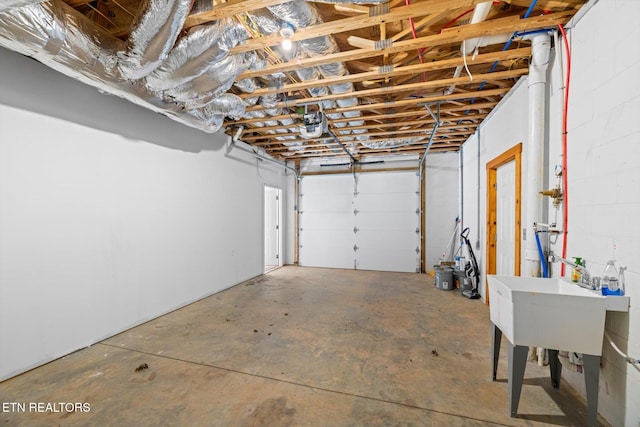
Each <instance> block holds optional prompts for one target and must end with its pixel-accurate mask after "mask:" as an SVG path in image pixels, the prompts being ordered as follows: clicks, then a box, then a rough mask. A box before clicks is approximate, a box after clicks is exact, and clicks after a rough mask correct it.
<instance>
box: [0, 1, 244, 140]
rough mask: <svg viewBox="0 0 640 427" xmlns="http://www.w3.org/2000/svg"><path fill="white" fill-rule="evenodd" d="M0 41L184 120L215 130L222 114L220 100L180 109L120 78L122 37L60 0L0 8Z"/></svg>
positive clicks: (103, 88) (235, 109)
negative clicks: (217, 104)
mask: <svg viewBox="0 0 640 427" xmlns="http://www.w3.org/2000/svg"><path fill="white" fill-rule="evenodd" d="M0 20H1V21H2V26H0V46H4V47H6V48H8V49H11V50H14V51H17V52H20V53H22V54H24V55H28V56H31V57H34V58H35V59H37V60H39V61H40V62H42V63H43V64H45V65H47V66H49V67H51V68H53V69H55V70H57V71H59V72H61V73H63V74H65V75H68V76H70V77H73V78H75V79H77V80H80V81H82V82H83V83H86V84H89V85H91V86H93V87H96V88H98V90H100V91H101V92H104V93H108V94H112V95H116V96H119V97H122V98H125V99H127V100H129V101H131V102H133V103H135V104H138V105H140V106H142V107H144V108H147V109H150V110H152V111H155V112H158V113H161V114H164V115H166V116H168V117H170V118H172V119H174V120H176V121H179V122H181V123H183V124H185V125H188V126H191V127H194V128H198V129H201V130H204V131H206V132H215V131H217V130H218V129H219V128H220V126H221V124H222V120H223V119H224V116H223V115H221V114H218V113H219V112H220V111H223V110H221V108H220V106H217V109H216V110H214V107H216V106H215V105H214V106H211V107H209V108H208V109H207V108H205V109H197V110H192V111H185V109H184V108H183V106H182V105H180V104H175V103H169V104H167V103H166V102H164V101H163V100H162V99H161V98H159V97H157V96H155V95H153V94H152V93H150V92H149V91H148V90H147V89H146V88H145V86H144V85H142V84H131V82H127V81H123V80H122V79H121V76H120V74H119V73H118V69H117V67H116V63H117V61H116V52H117V51H119V50H120V51H121V50H122V49H123V43H122V42H121V41H120V40H118V39H116V38H114V37H112V36H111V35H110V34H108V33H107V32H106V31H104V30H102V29H101V28H99V27H98V26H96V25H95V24H93V23H92V22H91V21H90V20H88V19H87V18H86V17H85V16H83V15H81V14H79V13H78V12H76V11H75V10H74V9H73V8H71V7H70V6H68V5H66V4H65V3H63V2H62V1H59V0H51V1H47V2H43V3H39V4H34V5H29V6H24V7H22V8H19V9H11V10H9V11H5V12H1V13H0ZM224 102H227V103H230V102H239V104H238V105H234V106H227V107H225V108H226V111H228V112H229V114H232V115H238V114H240V112H239V111H240V110H239V108H242V107H243V103H242V101H240V100H239V99H237V100H236V99H235V98H234V99H227V100H225V101H224Z"/></svg>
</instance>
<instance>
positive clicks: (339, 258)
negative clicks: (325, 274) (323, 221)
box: [300, 229, 354, 268]
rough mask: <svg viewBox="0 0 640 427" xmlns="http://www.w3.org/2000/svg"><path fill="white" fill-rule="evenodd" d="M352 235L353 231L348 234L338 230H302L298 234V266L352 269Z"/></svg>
mask: <svg viewBox="0 0 640 427" xmlns="http://www.w3.org/2000/svg"><path fill="white" fill-rule="evenodd" d="M352 235H353V231H352V232H351V234H349V233H345V232H344V231H339V230H330V231H327V230H318V231H316V230H306V229H305V230H303V231H302V232H301V233H300V244H301V245H302V247H301V248H300V265H303V266H305V267H330V268H353V259H354V255H353V241H352V237H351V236H352ZM305 242H309V243H305ZM317 242H323V243H322V244H321V245H319V244H317Z"/></svg>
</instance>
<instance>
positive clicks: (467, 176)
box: [462, 78, 528, 299]
mask: <svg viewBox="0 0 640 427" xmlns="http://www.w3.org/2000/svg"><path fill="white" fill-rule="evenodd" d="M527 101H528V93H527V81H526V78H525V79H523V80H520V81H519V82H518V83H517V84H516V86H515V87H514V89H513V90H512V92H509V94H508V96H507V97H505V98H504V99H503V100H502V102H501V103H500V104H499V105H498V106H497V107H496V108H495V109H494V110H493V112H492V113H491V117H490V118H489V120H488V121H485V122H484V123H483V124H482V125H481V126H480V128H479V130H478V131H476V133H475V134H474V135H472V136H471V138H469V140H467V142H465V144H464V145H463V147H462V156H463V166H462V168H463V169H462V171H463V172H462V182H463V195H464V198H463V212H462V221H463V227H464V228H466V227H469V241H470V242H471V244H472V245H473V249H474V254H475V256H476V258H477V260H478V265H479V268H480V283H479V286H478V288H479V289H478V290H479V291H480V294H481V296H482V298H483V299H485V284H486V268H485V264H484V263H485V256H484V253H485V251H486V233H487V228H486V214H487V169H486V166H487V163H488V162H490V161H491V160H493V159H495V158H496V157H498V156H499V155H500V154H502V153H504V152H505V151H507V150H509V149H510V148H512V147H514V146H515V145H518V144H519V143H521V142H522V143H526V140H527V108H528V107H527ZM478 141H479V142H478ZM478 143H479V144H480V145H479V147H480V149H479V150H478ZM522 151H523V152H522V176H523V177H526V176H527V175H526V171H527V165H526V159H527V153H526V150H525V149H524V148H523V150H522ZM478 159H479V160H478ZM478 179H479V181H478ZM523 182H525V181H524V180H523ZM524 188H525V186H524V184H523V191H524ZM522 199H525V197H522ZM521 206H522V218H521V219H522V221H523V222H524V221H525V218H524V213H525V212H526V200H521ZM522 247H523V248H524V245H522ZM523 258H524V255H523V254H521V259H523Z"/></svg>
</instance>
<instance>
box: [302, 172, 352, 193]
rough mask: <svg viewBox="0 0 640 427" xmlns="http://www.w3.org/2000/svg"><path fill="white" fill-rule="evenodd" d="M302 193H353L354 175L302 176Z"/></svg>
mask: <svg viewBox="0 0 640 427" xmlns="http://www.w3.org/2000/svg"><path fill="white" fill-rule="evenodd" d="M301 183H302V186H303V188H302V193H303V194H304V193H307V192H310V193H313V194H314V195H315V194H318V193H324V194H335V193H340V192H344V190H346V192H351V193H353V184H352V183H353V176H351V175H318V176H305V177H304V178H302V181H301Z"/></svg>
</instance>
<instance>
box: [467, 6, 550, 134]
mask: <svg viewBox="0 0 640 427" xmlns="http://www.w3.org/2000/svg"><path fill="white" fill-rule="evenodd" d="M536 3H538V0H533V1H532V2H531V4H530V5H529V9H527V11H526V12H525V14H524V19H527V18H528V17H529V15H531V12H533V8H534V7H535V6H536ZM538 31H541V30H538ZM542 31H544V32H546V30H542ZM542 31H541V32H542ZM531 33H532V34H533V33H534V32H533V31H532V32H531ZM524 34H529V33H522V34H519V33H518V32H517V31H516V32H515V33H513V35H512V36H511V38H510V39H509V41H507V43H506V44H505V45H504V47H503V48H502V51H503V52H504V51H505V50H507V49H509V46H511V43H513V40H514V38H515V37H517V36H518V35H524ZM497 66H498V61H495V62H494V63H493V64H492V65H491V68H490V69H489V74H491V73H493V72H494V71H495V70H496V67H497ZM486 84H487V81H486V80H483V81H482V83H480V87H478V91H481V90H482V89H484V85H486ZM475 102H476V98H473V99H472V100H471V104H475ZM469 111H471V109H470V108H469V109H468V110H467V111H465V113H464V114H465V115H469ZM461 121H462V120H459V121H458V124H460V122H461Z"/></svg>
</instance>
